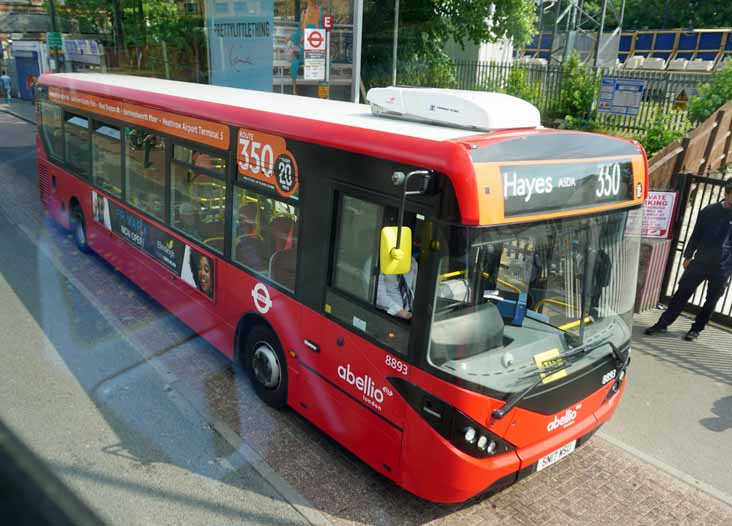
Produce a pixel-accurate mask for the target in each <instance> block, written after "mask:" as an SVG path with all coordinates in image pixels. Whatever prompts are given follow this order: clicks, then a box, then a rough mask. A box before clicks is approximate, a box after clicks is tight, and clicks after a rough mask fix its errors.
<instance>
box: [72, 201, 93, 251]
mask: <svg viewBox="0 0 732 526" xmlns="http://www.w3.org/2000/svg"><path fill="white" fill-rule="evenodd" d="M71 235H72V236H73V237H74V243H76V246H77V247H78V248H79V250H81V251H82V252H89V243H88V242H87V237H86V222H85V221H84V212H82V211H81V207H79V206H78V205H77V206H75V207H74V208H73V210H72V211H71Z"/></svg>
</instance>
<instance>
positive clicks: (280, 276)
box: [269, 248, 297, 290]
mask: <svg viewBox="0 0 732 526" xmlns="http://www.w3.org/2000/svg"><path fill="white" fill-rule="evenodd" d="M296 264H297V249H296V248H288V249H285V250H278V251H277V252H275V253H274V254H272V257H271V258H270V259H269V277H270V278H271V279H272V281H274V282H276V283H279V284H280V285H282V286H283V287H286V288H288V289H290V290H295V267H296Z"/></svg>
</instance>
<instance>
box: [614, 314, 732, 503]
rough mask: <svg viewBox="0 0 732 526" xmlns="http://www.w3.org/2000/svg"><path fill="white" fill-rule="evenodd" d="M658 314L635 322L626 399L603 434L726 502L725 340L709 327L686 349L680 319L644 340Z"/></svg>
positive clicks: (731, 348)
mask: <svg viewBox="0 0 732 526" xmlns="http://www.w3.org/2000/svg"><path fill="white" fill-rule="evenodd" d="M659 315H660V311H651V312H648V313H644V314H642V315H640V316H636V326H635V328H634V332H633V362H632V364H631V367H630V371H629V377H628V386H627V388H626V391H625V397H624V398H623V400H622V402H621V404H620V406H619V408H618V410H617V412H616V414H615V417H614V418H613V420H612V421H611V422H610V423H609V424H608V425H607V426H605V428H604V429H603V433H605V435H607V436H608V438H611V439H613V441H614V442H616V443H622V444H627V445H629V446H631V447H632V448H634V449H636V450H640V451H644V452H646V453H647V454H648V456H649V457H650V458H653V459H656V460H657V461H658V462H659V463H662V464H664V465H667V466H670V467H671V468H673V469H674V470H676V471H678V472H681V473H684V474H686V475H687V476H688V477H689V480H690V481H691V482H692V483H696V481H698V485H700V486H703V485H708V486H710V487H711V488H713V490H715V491H718V492H720V493H721V494H723V495H724V496H726V497H727V498H728V501H729V502H731V503H732V333H731V332H729V331H728V330H726V329H723V328H720V327H718V326H714V325H712V326H709V327H707V329H706V330H705V331H704V332H703V333H702V335H701V336H700V337H699V339H698V340H697V341H695V342H687V341H684V340H683V339H682V336H683V335H684V334H685V333H686V331H687V330H688V329H689V327H690V326H691V320H690V319H688V318H685V317H682V318H680V319H679V320H678V321H677V322H676V323H675V324H674V325H672V326H671V327H670V330H669V333H668V334H666V335H660V336H653V337H648V336H645V335H643V329H644V328H645V327H647V326H649V325H651V324H652V323H654V322H655V321H656V320H657V319H658V316H659Z"/></svg>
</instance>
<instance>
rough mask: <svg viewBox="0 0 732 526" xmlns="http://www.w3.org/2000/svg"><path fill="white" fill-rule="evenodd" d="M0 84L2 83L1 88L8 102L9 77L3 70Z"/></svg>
mask: <svg viewBox="0 0 732 526" xmlns="http://www.w3.org/2000/svg"><path fill="white" fill-rule="evenodd" d="M0 85H2V88H3V96H4V97H5V101H6V102H10V77H9V76H8V74H7V73H6V72H5V70H3V72H2V74H1V75H0Z"/></svg>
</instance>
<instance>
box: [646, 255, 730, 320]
mask: <svg viewBox="0 0 732 526" xmlns="http://www.w3.org/2000/svg"><path fill="white" fill-rule="evenodd" d="M705 281H706V282H708V283H707V296H706V298H705V299H704V305H703V306H702V308H701V310H700V311H699V314H697V315H696V319H695V320H694V324H693V325H692V326H691V330H692V331H697V332H701V331H703V330H704V327H706V325H707V323H709V319H710V318H711V317H712V313H714V307H715V306H716V305H717V301H719V298H720V297H722V294H723V293H724V289H725V288H727V285H728V283H729V274H726V275H725V274H723V273H722V271H721V270H719V267H716V268H715V267H712V268H709V266H707V265H704V264H703V263H700V262H698V261H692V262H691V263H690V264H689V268H687V269H686V270H685V271H684V274H683V275H682V276H681V280H680V281H679V288H678V289H676V292H675V293H674V295H673V297H672V298H671V302H670V303H669V305H668V309H667V310H666V311H665V312H664V313H663V314H662V315H661V318H660V319H659V320H658V325H660V326H661V327H668V326H669V325H671V324H672V323H673V322H674V321H676V318H678V317H679V314H681V311H682V310H683V309H684V307H685V306H686V304H687V303H688V301H689V298H691V296H692V295H693V294H694V292H695V291H696V289H697V287H698V286H699V285H701V284H702V283H703V282H705Z"/></svg>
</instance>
